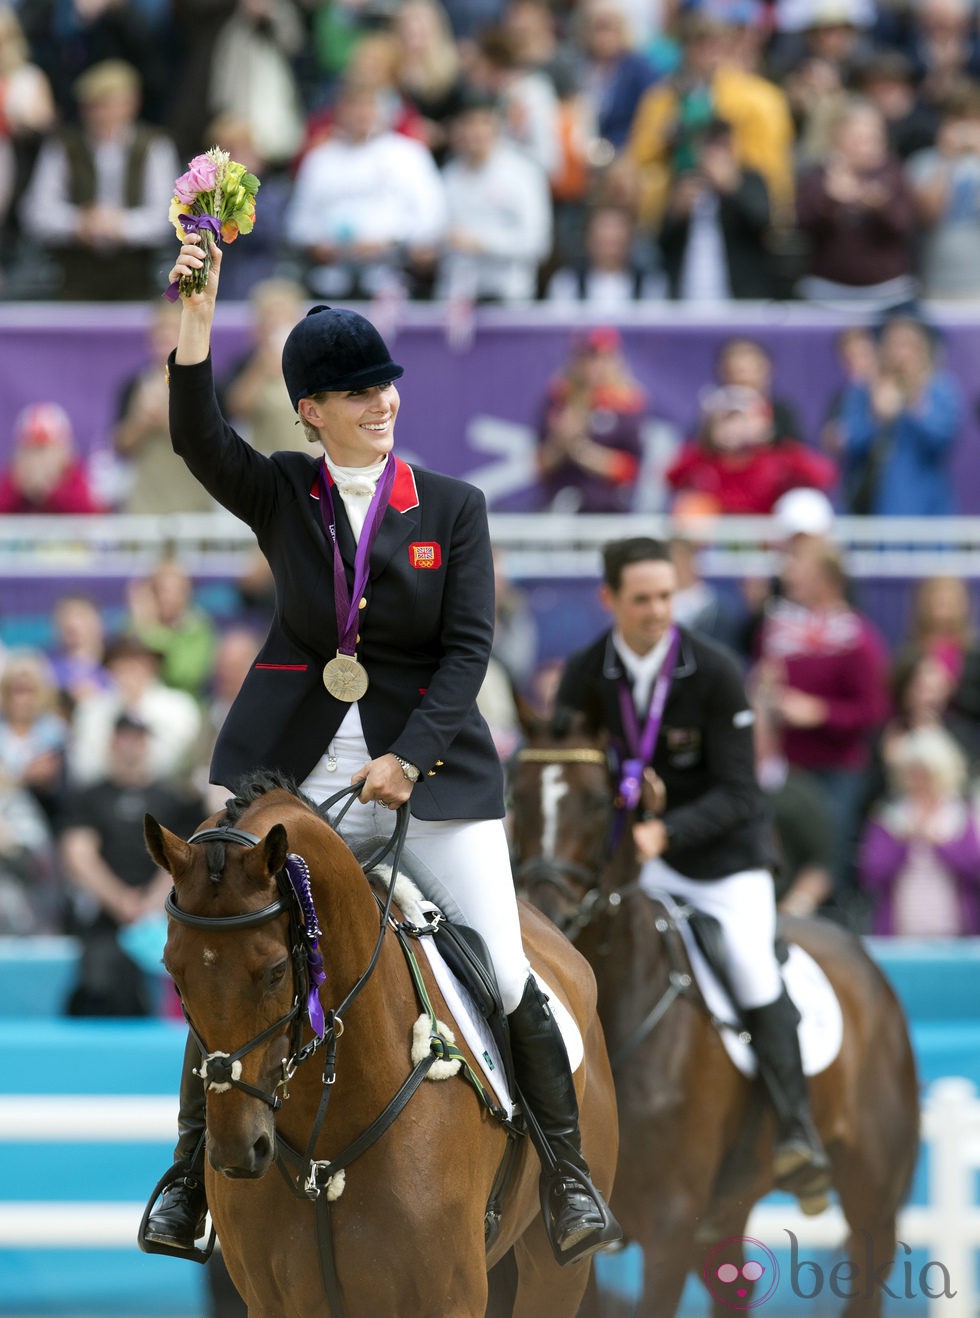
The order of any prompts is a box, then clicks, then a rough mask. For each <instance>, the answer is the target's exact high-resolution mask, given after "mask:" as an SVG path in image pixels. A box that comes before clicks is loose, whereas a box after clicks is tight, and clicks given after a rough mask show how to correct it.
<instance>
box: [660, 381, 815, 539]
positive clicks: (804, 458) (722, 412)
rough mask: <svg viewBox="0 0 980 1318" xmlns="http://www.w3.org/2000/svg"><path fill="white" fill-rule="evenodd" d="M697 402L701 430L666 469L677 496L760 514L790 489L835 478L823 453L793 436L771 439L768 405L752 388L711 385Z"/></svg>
mask: <svg viewBox="0 0 980 1318" xmlns="http://www.w3.org/2000/svg"><path fill="white" fill-rule="evenodd" d="M701 407H702V423H701V431H700V434H699V435H698V436H697V438H696V439H693V440H691V441H689V442H688V443H687V444H685V445H684V447H683V448H682V449H681V452H680V453H679V454H678V456H677V458H676V459H675V460H674V462H673V463H672V464H671V466H670V467H669V469H668V471H667V473H666V479H667V483H668V484H669V485H670V487H671V489H672V490H673V491H674V493H675V495H677V496H682V495H689V494H691V493H692V492H693V493H696V494H698V495H700V496H702V497H706V498H709V499H710V500H711V501H712V505H713V507H714V511H715V512H719V513H737V514H742V515H752V514H755V515H759V514H765V513H770V512H772V510H773V507H774V506H775V504H776V502H777V500H778V499H779V498H780V497H781V496H782V495H784V494H786V492H787V491H788V490H793V489H797V488H799V487H801V486H812V487H815V488H816V489H823V490H828V489H830V487H831V486H832V485H833V484H834V482H835V480H836V479H837V471H836V468H835V466H834V464H833V463H832V462H830V460H829V459H828V458H826V457H825V456H824V455H823V454H820V453H817V452H816V451H815V450H813V449H810V448H808V447H807V446H806V445H805V444H800V443H798V442H797V441H796V440H783V442H782V443H780V444H776V443H775V442H774V439H775V432H774V428H773V418H772V407H771V406H770V404H769V402H768V401H767V399H765V398H764V397H763V396H762V395H761V394H760V393H758V392H757V391H756V390H755V389H749V388H746V387H745V386H744V385H723V386H721V387H719V388H716V389H710V390H709V391H708V392H707V393H706V394H705V396H704V398H703V399H702V404H701ZM678 502H679V503H680V504H681V506H683V504H684V502H685V501H684V499H683V498H679V499H678Z"/></svg>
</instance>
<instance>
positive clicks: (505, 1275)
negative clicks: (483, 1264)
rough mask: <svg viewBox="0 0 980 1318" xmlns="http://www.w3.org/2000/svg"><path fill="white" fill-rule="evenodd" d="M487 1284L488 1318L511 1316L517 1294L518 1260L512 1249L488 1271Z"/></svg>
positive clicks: (506, 1317)
mask: <svg viewBox="0 0 980 1318" xmlns="http://www.w3.org/2000/svg"><path fill="white" fill-rule="evenodd" d="M487 1286H488V1289H489V1295H488V1297H487V1312H486V1318H511V1315H512V1314H513V1312H514V1300H515V1298H516V1296H517V1260H516V1259H515V1257H514V1251H513V1250H512V1249H509V1250H508V1251H507V1253H506V1254H505V1255H504V1257H503V1258H502V1259H501V1260H500V1262H499V1263H495V1264H494V1266H493V1267H492V1268H491V1269H490V1271H489V1272H488V1273H487Z"/></svg>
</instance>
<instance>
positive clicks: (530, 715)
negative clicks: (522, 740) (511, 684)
mask: <svg viewBox="0 0 980 1318" xmlns="http://www.w3.org/2000/svg"><path fill="white" fill-rule="evenodd" d="M514 708H515V709H516V710H517V721H518V723H519V724H520V726H521V731H522V732H523V733H524V736H525V737H527V738H528V739H530V738H532V737H534V736H535V735H536V734H537V733H540V732H543V731H544V719H543V718H542V716H541V715H540V714H539V713H538V711H537V710H536V709H535V707H534V706H533V705H532V704H531V702H530V700H528V698H527V697H526V696H524V695H522V694H521V693H520V691H516V690H515V692H514Z"/></svg>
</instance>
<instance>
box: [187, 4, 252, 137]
mask: <svg viewBox="0 0 980 1318" xmlns="http://www.w3.org/2000/svg"><path fill="white" fill-rule="evenodd" d="M236 5H237V0H169V7H170V14H171V19H170V21H171V23H172V25H173V29H174V32H175V34H176V38H177V46H178V50H179V58H178V60H177V61H176V64H175V67H174V68H172V69H171V70H170V93H171V94H170V105H169V109H168V114H167V127H168V129H169V131H170V133H171V135H172V137H173V139H174V141H175V142H176V143H177V150H178V154H179V156H180V159H181V160H189V159H190V158H191V156H194V155H196V154H197V153H198V152H199V151H205V150H207V148H208V147H210V146H213V145H214V143H213V142H209V141H207V137H206V133H205V129H206V126H207V124H208V123H209V121H210V120H211V119H212V118H213V117H214V110H213V108H212V102H211V96H210V86H211V74H212V71H213V66H214V48H215V43H216V41H217V39H218V34H219V33H220V32H221V29H222V27H223V26H224V25H225V23H226V22H227V21H228V19H229V18H230V17H231V15H232V14H233V13H234V12H235V8H236ZM246 76H247V75H246Z"/></svg>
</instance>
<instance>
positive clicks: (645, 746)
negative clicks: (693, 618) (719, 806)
mask: <svg viewBox="0 0 980 1318" xmlns="http://www.w3.org/2000/svg"><path fill="white" fill-rule="evenodd" d="M680 643H681V637H680V632H679V631H678V630H677V628H676V627H671V629H670V642H669V644H668V646H667V653H666V654H665V655H664V661H663V663H662V664H661V666H660V672H659V673H658V675H657V680H656V682H655V683H654V687H653V695H652V696H651V698H650V708H649V710H648V711H647V716H646V721H645V723H644V725H643V729H642V731H641V729H640V725H639V723H638V721H637V717H636V707H635V705H634V704H633V693H632V691H631V690H630V686H629V683H628V682H627V681H626V680H625V678H624V679H623V680H621V681H620V683H619V687H618V689H617V694H618V696H619V712H620V716H621V719H622V723H623V733H624V735H625V737H626V745H627V749H628V750H629V752H630V755H629V758H628V759H626V760H624V761H623V766H622V769H621V770H620V775H619V806H620V809H621V810H635V809H636V807H637V806H638V805H639V804H640V796H641V793H642V790H643V770H644V769H645V768H646V766H647V765H648V764H649V763H650V761H651V759H652V758H653V748H654V746H656V744H657V737H658V735H659V733H660V724H661V723H662V722H663V716H664V706H665V705H666V704H667V696H668V695H669V694H670V684H671V681H672V680H673V676H674V665H675V664H676V663H677V654H678V651H679V649H680Z"/></svg>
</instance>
